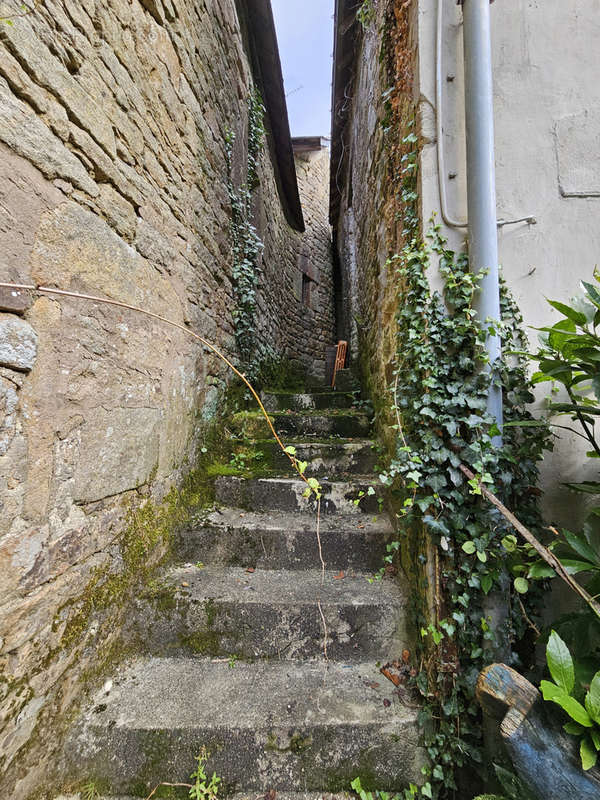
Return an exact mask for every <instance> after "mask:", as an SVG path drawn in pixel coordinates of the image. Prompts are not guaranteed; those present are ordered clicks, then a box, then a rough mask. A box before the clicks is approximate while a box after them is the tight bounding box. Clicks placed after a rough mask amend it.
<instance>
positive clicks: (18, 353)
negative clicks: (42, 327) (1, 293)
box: [0, 313, 37, 372]
mask: <svg viewBox="0 0 600 800" xmlns="http://www.w3.org/2000/svg"><path fill="white" fill-rule="evenodd" d="M36 354H37V334H36V332H35V331H34V330H33V328H32V327H31V325H30V324H29V323H28V322H26V321H25V320H24V319H21V318H20V317H16V316H14V315H13V314H1V313H0V366H3V367H9V368H10V369H16V370H20V371H23V372H29V370H30V369H31V368H32V367H33V364H34V362H35V357H36Z"/></svg>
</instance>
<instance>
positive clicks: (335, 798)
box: [54, 776, 349, 800]
mask: <svg viewBox="0 0 600 800" xmlns="http://www.w3.org/2000/svg"><path fill="white" fill-rule="evenodd" d="M209 777H210V776H209ZM189 781H190V779H189V778H188V782H189ZM164 788H168V789H169V790H170V791H169V798H172V800H178V798H181V800H184V798H185V800H189V790H188V789H187V788H185V787H183V786H181V787H164ZM146 796H147V795H144V797H146ZM159 796H164V795H156V797H157V800H158V797H159ZM348 797H349V795H348V793H346V792H340V793H339V794H331V793H327V792H278V793H277V800H348ZM54 800H86V797H85V793H84V794H82V793H80V792H78V793H77V794H69V795H65V794H61V795H60V796H59V797H55V798H54ZM93 800H140V798H139V797H132V796H131V795H129V797H114V796H113V797H106V796H100V795H95V796H94V798H93ZM230 800H257V797H256V790H254V791H250V792H244V791H242V792H236V793H235V794H234V795H231V796H230ZM258 800H261V799H260V798H259V799H258Z"/></svg>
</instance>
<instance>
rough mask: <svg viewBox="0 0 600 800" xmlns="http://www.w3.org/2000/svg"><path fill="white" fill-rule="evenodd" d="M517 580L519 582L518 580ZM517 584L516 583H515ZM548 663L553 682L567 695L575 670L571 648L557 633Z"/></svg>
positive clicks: (550, 642) (550, 643)
mask: <svg viewBox="0 0 600 800" xmlns="http://www.w3.org/2000/svg"><path fill="white" fill-rule="evenodd" d="M517 580H519V579H518V578H517ZM515 583H516V581H515ZM546 661H547V662H548V669H549V670H550V674H551V675H552V678H553V680H554V681H555V682H556V683H557V684H558V685H559V686H561V687H562V688H563V689H564V690H565V691H566V692H567V693H569V692H572V691H573V687H574V686H575V668H574V666H573V659H572V657H571V653H570V652H569V648H568V647H567V645H566V644H565V643H564V642H563V640H562V639H561V638H560V636H559V635H558V634H557V633H556V631H552V633H551V634H550V638H549V639H548V645H547V647H546Z"/></svg>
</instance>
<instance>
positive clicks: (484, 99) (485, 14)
mask: <svg viewBox="0 0 600 800" xmlns="http://www.w3.org/2000/svg"><path fill="white" fill-rule="evenodd" d="M462 6H463V41H464V62H465V127H466V137H467V207H468V217H469V262H470V265H471V270H472V271H473V272H475V273H477V272H480V271H481V270H486V271H487V274H486V275H484V276H483V278H482V281H481V284H480V286H481V289H480V291H479V292H478V297H477V304H476V308H477V312H478V314H479V317H480V319H481V324H482V325H484V326H486V327H487V324H486V320H499V319H500V285H499V278H498V229H497V226H498V220H497V217H496V166H495V157H494V95H493V87H492V45H491V31H490V0H463V3H462ZM486 350H487V353H488V357H489V360H490V368H491V370H492V372H493V371H494V365H495V364H496V362H498V361H499V359H500V356H501V344H500V337H499V335H498V334H497V333H495V332H489V331H488V334H487V338H486ZM488 412H489V413H490V414H491V415H492V417H493V418H494V419H495V420H496V423H497V425H498V427H499V428H500V429H501V427H502V388H501V387H500V386H496V385H494V384H492V385H491V386H490V391H489V395H488ZM497 438H498V441H497V442H496V444H500V441H501V440H500V437H497Z"/></svg>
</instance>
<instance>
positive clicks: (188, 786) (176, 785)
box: [146, 781, 194, 800]
mask: <svg viewBox="0 0 600 800" xmlns="http://www.w3.org/2000/svg"><path fill="white" fill-rule="evenodd" d="M161 786H170V787H172V788H177V787H179V788H181V787H184V788H185V789H193V788H194V787H193V786H192V784H191V783H165V782H164V781H163V782H162V783H159V784H158V785H157V786H155V787H154V789H153V790H152V791H151V792H150V794H149V795H148V797H147V798H146V800H150V798H151V797H154V795H155V794H156V792H158V790H159V789H160V787H161Z"/></svg>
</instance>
